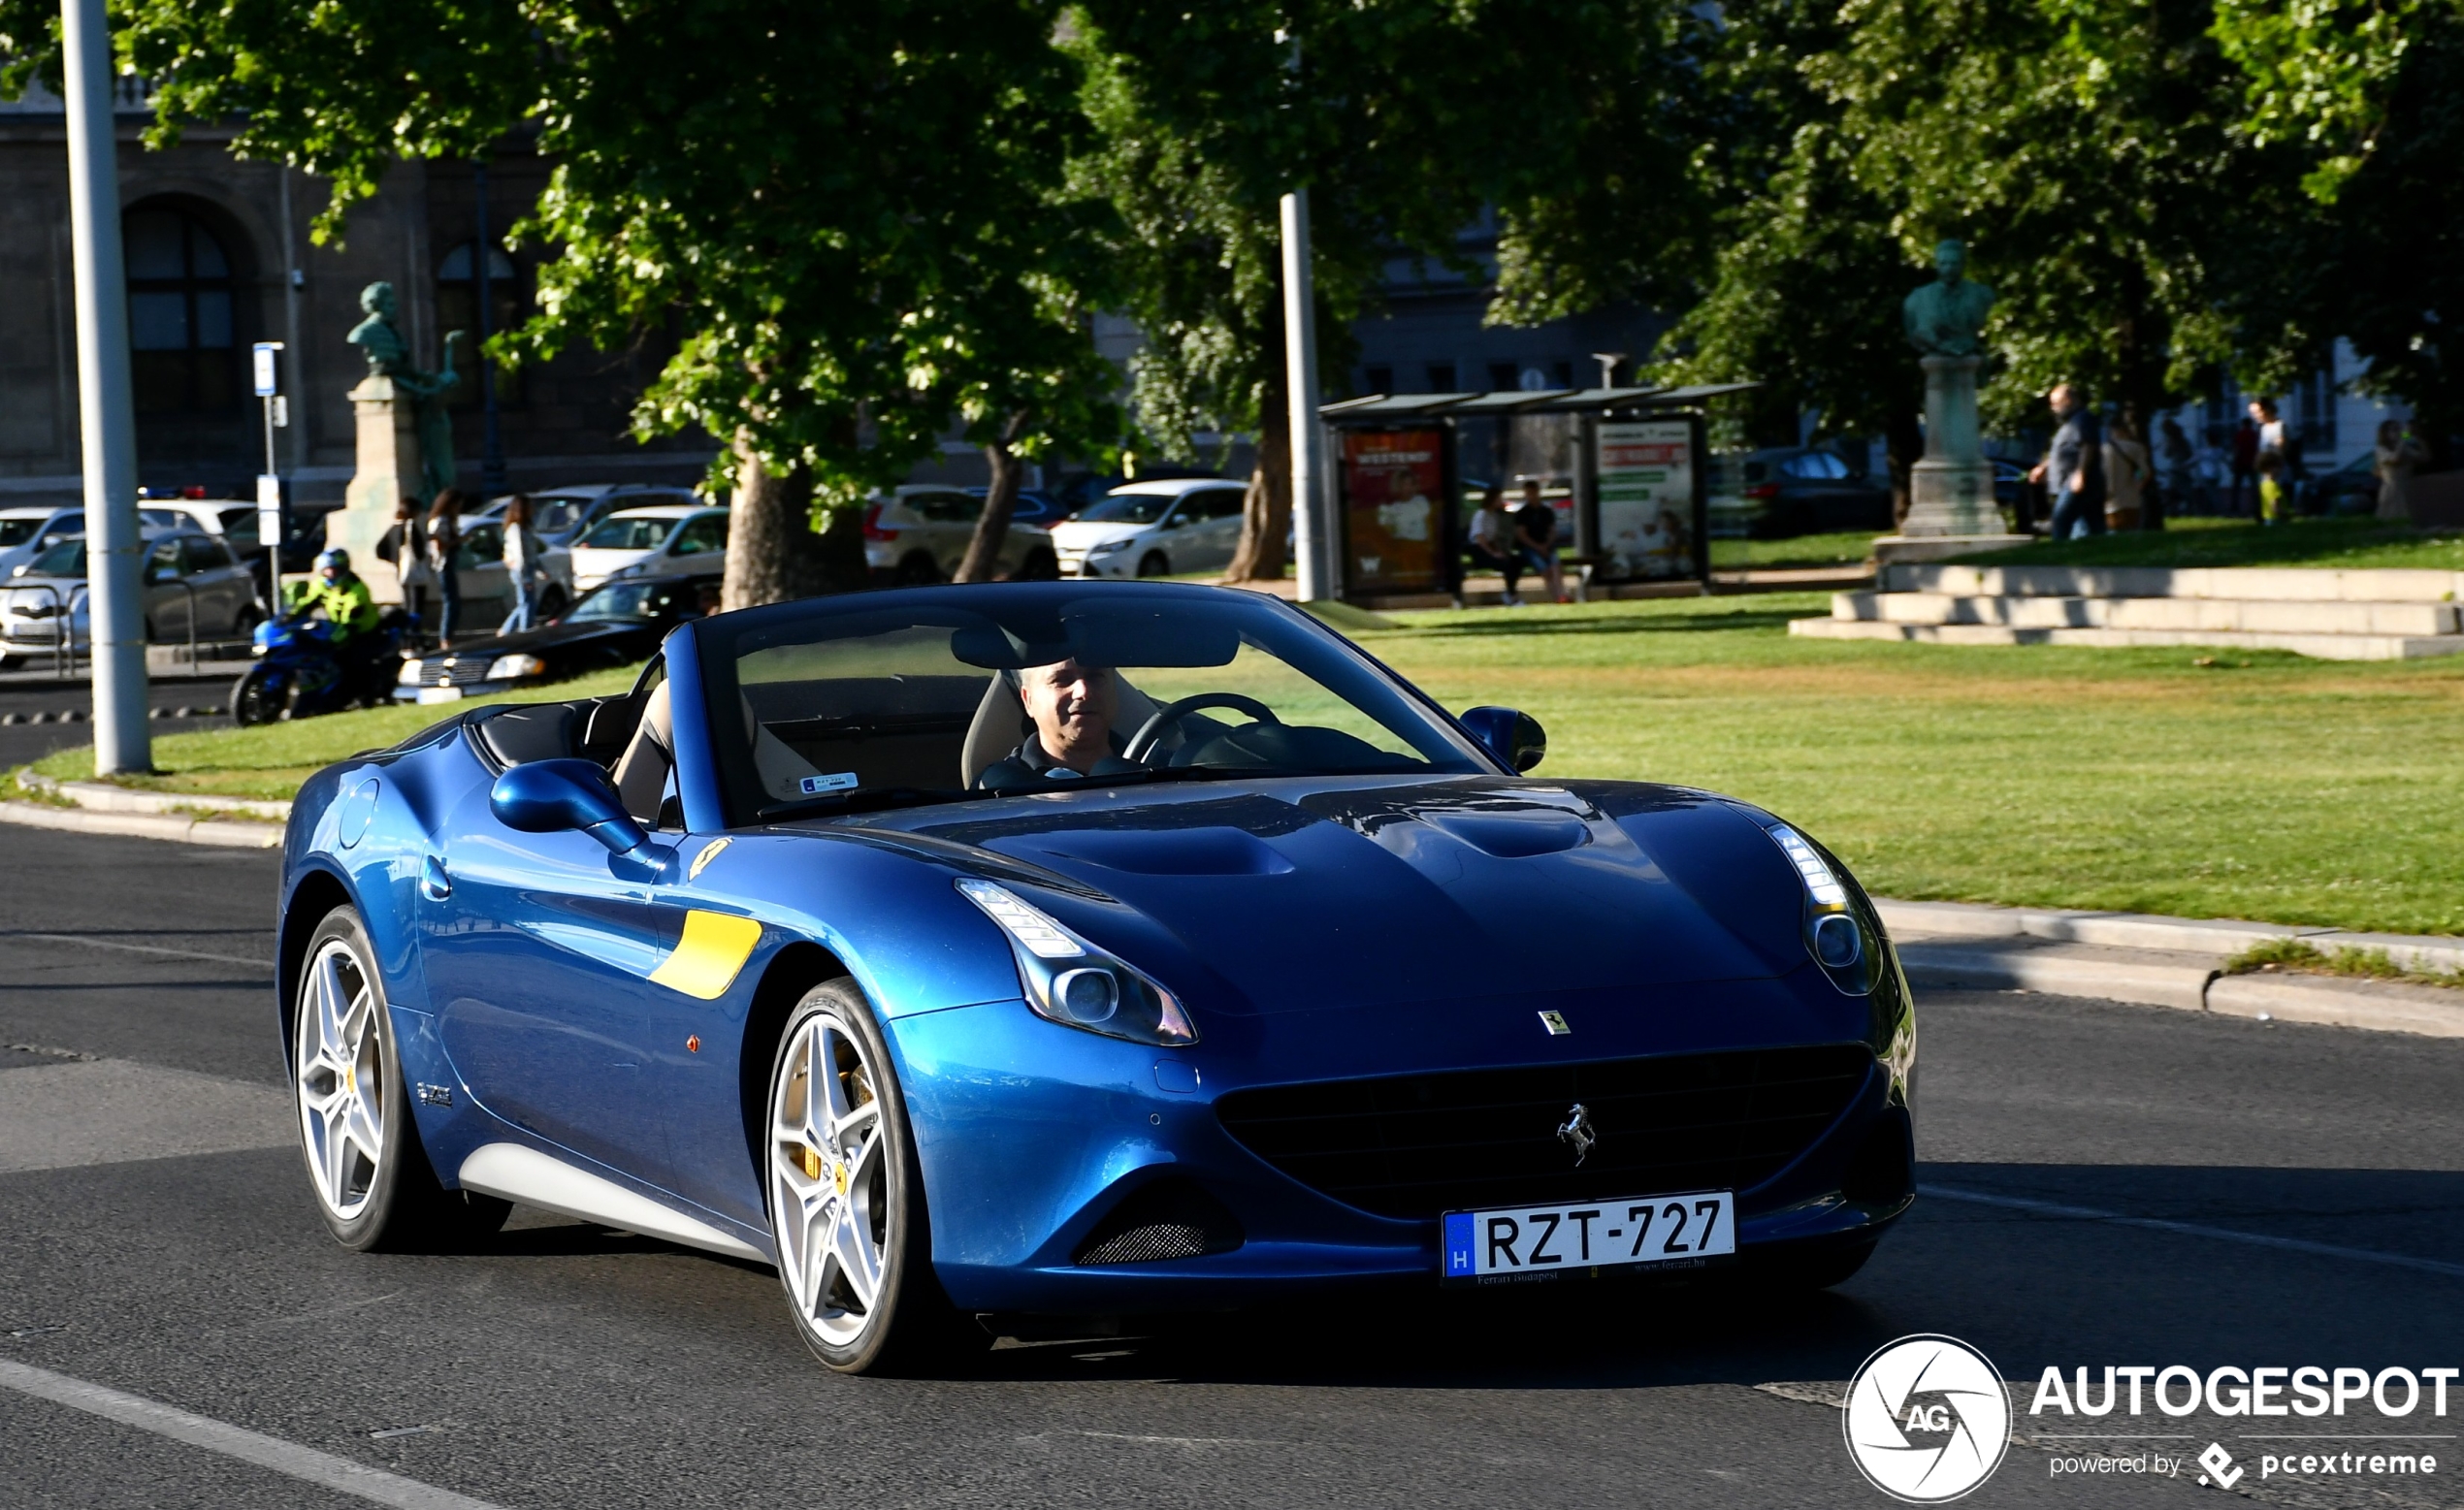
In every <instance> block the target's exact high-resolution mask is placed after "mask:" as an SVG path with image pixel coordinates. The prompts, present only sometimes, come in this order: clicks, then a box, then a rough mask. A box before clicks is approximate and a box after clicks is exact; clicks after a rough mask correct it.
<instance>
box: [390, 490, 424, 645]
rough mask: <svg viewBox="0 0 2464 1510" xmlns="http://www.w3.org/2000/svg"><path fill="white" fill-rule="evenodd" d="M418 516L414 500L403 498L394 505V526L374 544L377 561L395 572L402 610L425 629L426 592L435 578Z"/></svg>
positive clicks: (421, 522) (422, 521)
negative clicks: (406, 609)
mask: <svg viewBox="0 0 2464 1510" xmlns="http://www.w3.org/2000/svg"><path fill="white" fill-rule="evenodd" d="M420 514H421V511H420V507H419V500H418V499H417V498H409V497H405V498H404V499H403V500H402V502H400V503H399V504H397V505H395V507H394V522H393V525H392V526H391V527H390V528H389V529H387V530H386V531H385V532H384V534H383V535H382V536H380V537H379V538H378V539H377V541H376V559H377V560H378V561H381V562H385V563H386V564H387V565H389V566H391V567H393V568H394V580H395V582H396V584H397V585H399V586H400V587H401V588H402V594H403V604H404V606H405V607H406V608H408V609H409V610H410V613H411V617H412V618H414V619H417V620H418V621H419V622H420V623H421V624H423V625H424V624H426V623H427V622H428V589H429V585H430V584H431V583H433V582H434V581H435V580H436V578H435V577H434V576H433V575H432V574H431V573H430V571H429V569H428V525H427V522H426V521H425V520H424V519H422V518H421V517H420Z"/></svg>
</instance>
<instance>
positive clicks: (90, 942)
mask: <svg viewBox="0 0 2464 1510" xmlns="http://www.w3.org/2000/svg"><path fill="white" fill-rule="evenodd" d="M10 939H34V940H37V941H39V942H41V943H45V944H82V945H84V946H85V947H86V948H90V949H125V950H127V951H128V952H129V953H131V954H168V955H170V956H171V957H172V958H174V959H203V960H210V961H211V962H212V963H214V964H217V965H254V966H255V967H257V968H258V969H259V970H272V969H273V968H274V961H272V960H270V959H243V958H242V957H240V956H239V955H237V954H208V953H204V952H201V951H200V950H197V949H167V948H163V947H162V946H160V945H158V944H122V943H120V942H119V941H118V940H117V939H89V938H87V937H86V936H85V935H83V934H81V933H9V934H0V943H6V942H7V941H8V940H10Z"/></svg>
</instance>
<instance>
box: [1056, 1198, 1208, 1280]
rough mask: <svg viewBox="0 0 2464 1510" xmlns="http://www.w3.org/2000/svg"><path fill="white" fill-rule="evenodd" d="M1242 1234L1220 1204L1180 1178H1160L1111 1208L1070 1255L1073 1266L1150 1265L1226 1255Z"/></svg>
mask: <svg viewBox="0 0 2464 1510" xmlns="http://www.w3.org/2000/svg"><path fill="white" fill-rule="evenodd" d="M1245 1240H1247V1238H1246V1235H1245V1234H1243V1232H1242V1231H1241V1220H1240V1218H1239V1217H1236V1216H1234V1215H1233V1214H1232V1213H1231V1212H1230V1211H1229V1210H1227V1209H1225V1208H1224V1205H1223V1203H1222V1202H1220V1201H1217V1200H1216V1198H1215V1197H1213V1196H1211V1195H1208V1194H1207V1193H1206V1191H1205V1190H1203V1189H1201V1188H1200V1187H1199V1186H1198V1185H1197V1184H1195V1183H1193V1182H1192V1181H1189V1180H1185V1179H1162V1180H1157V1181H1156V1182H1155V1183H1153V1184H1151V1185H1148V1186H1146V1187H1144V1188H1142V1189H1140V1190H1138V1191H1137V1192H1135V1193H1134V1194H1132V1195H1131V1196H1130V1197H1129V1198H1128V1199H1127V1200H1125V1201H1123V1202H1121V1204H1120V1205H1117V1206H1115V1207H1113V1208H1112V1210H1111V1212H1110V1213H1109V1214H1107V1215H1106V1216H1105V1217H1104V1219H1103V1220H1102V1221H1100V1222H1097V1223H1096V1224H1095V1227H1094V1230H1093V1231H1091V1232H1089V1233H1088V1234H1087V1235H1086V1237H1084V1238H1082V1239H1081V1240H1080V1242H1079V1244H1078V1251H1077V1252H1076V1253H1075V1254H1073V1255H1071V1258H1070V1262H1071V1263H1073V1264H1086V1265H1105V1264H1153V1263H1157V1262H1159V1261H1161V1260H1164V1259H1183V1258H1202V1257H1204V1256H1206V1255H1207V1254H1210V1253H1229V1252H1231V1251H1232V1250H1233V1249H1234V1248H1237V1247H1239V1246H1240V1245H1241V1244H1242V1243H1243V1242H1244V1241H1245Z"/></svg>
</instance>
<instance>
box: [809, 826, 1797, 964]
mask: <svg viewBox="0 0 2464 1510" xmlns="http://www.w3.org/2000/svg"><path fill="white" fill-rule="evenodd" d="M829 826H831V827H839V828H842V829H843V828H845V827H848V826H860V827H861V828H863V829H865V830H868V831H869V832H870V833H871V834H873V835H874V836H876V837H877V838H879V839H885V840H888V839H892V835H894V834H900V833H904V834H909V835H914V836H918V837H919V838H920V839H922V840H923V842H924V847H928V849H929V851H937V852H932V853H931V854H930V855H929V857H933V858H938V859H942V860H944V861H950V860H951V859H952V857H953V854H954V853H962V852H963V851H958V847H960V846H963V847H966V849H967V850H971V851H975V852H977V853H979V854H981V855H983V857H984V858H985V859H986V860H987V861H989V862H992V863H993V864H997V865H999V866H1000V870H1001V872H1006V873H1007V877H1008V879H1011V880H1013V881H1015V880H1016V879H1017V878H1018V877H1019V876H1020V875H1021V874H1026V875H1032V874H1034V873H1035V872H1036V871H1041V872H1043V873H1046V874H1049V875H1051V876H1052V879H1053V880H1054V882H1058V883H1060V884H1059V885H1054V886H1046V887H1044V888H1042V889H1041V890H1040V891H1038V892H1034V893H1030V894H1031V895H1033V898H1034V900H1035V901H1036V902H1037V904H1038V905H1039V906H1044V907H1047V908H1048V909H1049V910H1051V911H1052V912H1054V915H1055V916H1060V917H1062V919H1063V920H1064V921H1067V922H1069V923H1070V924H1071V925H1072V926H1073V927H1076V928H1078V929H1079V930H1080V931H1081V932H1082V933H1085V934H1086V936H1087V937H1088V938H1090V939H1091V940H1093V941H1094V942H1095V943H1097V944H1099V945H1101V946H1103V947H1104V948H1111V949H1115V950H1117V951H1118V952H1119V953H1120V954H1121V956H1122V957H1123V958H1125V959H1128V960H1130V961H1132V962H1133V963H1137V964H1139V965H1141V966H1142V967H1143V968H1147V969H1150V970H1152V971H1154V972H1156V973H1157V975H1158V976H1159V978H1161V979H1163V980H1166V981H1167V982H1176V983H1177V982H1178V981H1181V980H1191V981H1208V982H1212V983H1219V984H1220V985H1221V986H1223V987H1224V988H1225V990H1224V991H1223V992H1221V993H1217V992H1215V991H1207V992H1204V993H1203V995H1205V996H1207V997H1212V998H1213V999H1214V1005H1216V1006H1218V1007H1222V1008H1226V1009H1228V1010H1232V1011H1236V1012H1241V1011H1247V1012H1281V1011H1289V1010H1295V1009H1303V1008H1308V1007H1313V1006H1343V1007H1369V1006H1377V1005H1383V1004H1393V1003H1404V1002H1413V1001H1422V1002H1426V1001H1437V1000H1444V999H1449V998H1459V997H1471V996H1510V995H1514V994H1534V993H1538V992H1541V991H1552V992H1553V991H1565V990H1580V989H1598V988H1608V989H1632V988H1635V987H1650V986H1656V985H1672V984H1677V983H1681V982H1689V981H1705V980H1751V979H1767V978H1770V977H1774V976H1778V975H1784V974H1787V973H1788V972H1790V971H1792V970H1796V969H1799V968H1801V967H1803V966H1804V965H1805V964H1806V962H1807V956H1806V952H1805V947H1804V944H1803V942H1802V937H1803V936H1802V932H1801V929H1802V915H1803V905H1804V903H1803V893H1802V884H1801V883H1800V882H1799V879H1798V877H1797V874H1796V872H1795V870H1794V869H1793V868H1792V867H1791V866H1790V865H1789V863H1788V862H1787V860H1786V859H1785V857H1784V856H1783V855H1782V854H1781V853H1780V851H1779V848H1778V846H1777V845H1775V844H1774V843H1773V842H1772V841H1771V839H1770V838H1769V836H1768V835H1767V834H1766V833H1765V832H1763V830H1762V827H1761V824H1760V823H1759V822H1758V821H1757V820H1756V816H1755V814H1754V812H1753V810H1751V809H1747V808H1744V807H1742V806H1740V805H1738V804H1735V803H1733V802H1731V801H1729V800H1727V799H1725V798H1720V797H1716V796H1713V795H1711V794H1709V793H1706V792H1701V791H1693V790H1689V789H1686V788H1681V787H1654V786H1643V785H1637V784H1628V783H1588V782H1587V783H1569V784H1564V785H1550V784H1545V783H1540V782H1532V781H1515V780H1510V779H1506V778H1444V779H1436V780H1430V779H1418V780H1410V781H1403V782H1397V781H1394V780H1392V779H1368V780H1351V781H1338V780H1327V779H1315V780H1288V781H1274V782H1261V783H1245V784H1243V786H1242V787H1240V788H1238V789H1232V790H1227V789H1226V788H1225V787H1223V786H1220V785H1212V784H1210V785H1203V786H1201V785H1187V786H1173V787H1149V788H1127V789H1122V790H1119V791H1115V792H1111V793H1093V792H1089V793H1085V794H1083V795H1081V796H1077V797H1074V798H1072V799H1070V800H1067V801H1055V800H1054V799H1053V798H1051V797H1049V796H1047V797H1043V798H1034V797H1024V798H1013V799H1005V800H1002V801H1000V802H998V803H997V804H988V805H985V806H982V807H979V806H977V805H976V804H972V803H970V804H968V805H966V807H965V808H964V809H963V810H960V809H954V808H950V807H940V808H925V809H909V810H904V811H900V812H895V813H889V814H872V815H866V816H864V817H863V818H860V819H850V820H847V822H846V823H845V824H833V825H829ZM893 842H894V841H893ZM920 848H922V847H920ZM1003 862H1007V863H1003ZM1028 867H1032V869H1031V870H1029V869H1027V868H1028ZM995 874H999V872H995ZM1064 878H1066V879H1065V880H1064Z"/></svg>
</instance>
